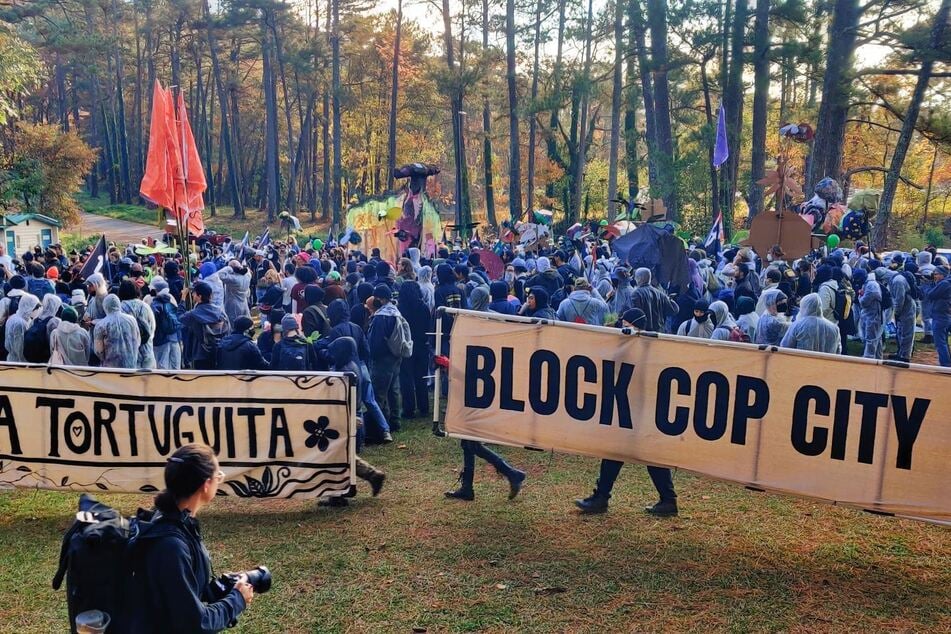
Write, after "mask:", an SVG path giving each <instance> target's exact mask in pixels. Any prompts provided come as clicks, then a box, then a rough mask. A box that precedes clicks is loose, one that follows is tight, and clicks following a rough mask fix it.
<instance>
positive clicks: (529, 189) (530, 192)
mask: <svg viewBox="0 0 951 634" xmlns="http://www.w3.org/2000/svg"><path fill="white" fill-rule="evenodd" d="M483 1H485V0H483ZM542 1H543V0H536V2H535V37H534V47H535V54H534V57H533V58H532V87H531V93H530V94H531V112H530V113H529V118H528V166H527V172H528V173H527V175H526V183H525V204H526V207H527V209H528V210H529V211H531V210H532V209H534V208H535V145H536V141H537V136H538V120H537V119H536V117H537V113H536V112H535V105H536V103H537V101H538V67H539V63H538V60H539V51H540V49H541V42H542V37H541V35H542V33H541V30H542Z"/></svg>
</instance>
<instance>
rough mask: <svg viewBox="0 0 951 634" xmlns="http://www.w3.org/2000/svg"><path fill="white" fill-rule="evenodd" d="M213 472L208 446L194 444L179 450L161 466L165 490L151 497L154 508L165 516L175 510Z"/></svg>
mask: <svg viewBox="0 0 951 634" xmlns="http://www.w3.org/2000/svg"><path fill="white" fill-rule="evenodd" d="M216 471H217V465H216V461H215V453H214V452H213V451H212V449H211V447H209V446H207V445H200V444H197V443H192V444H190V445H185V446H183V447H181V448H180V449H178V450H177V451H176V452H175V453H174V454H172V455H171V457H169V459H168V462H167V463H166V464H165V489H164V490H162V491H161V492H160V493H159V494H158V495H156V496H155V499H154V503H155V508H157V509H158V510H159V511H161V512H162V513H165V514H168V513H173V512H175V511H177V510H178V504H179V502H181V501H182V500H185V499H187V498H189V497H191V496H192V495H193V494H194V493H195V492H196V491H197V490H198V489H200V488H201V487H202V485H203V484H204V483H205V482H206V481H207V480H208V479H209V478H212V477H214V476H215V473H216Z"/></svg>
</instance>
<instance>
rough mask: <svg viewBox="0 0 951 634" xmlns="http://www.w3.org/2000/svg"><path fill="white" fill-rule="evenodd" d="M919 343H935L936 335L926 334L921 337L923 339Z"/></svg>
mask: <svg viewBox="0 0 951 634" xmlns="http://www.w3.org/2000/svg"><path fill="white" fill-rule="evenodd" d="M919 343H934V336H933V335H925V336H924V337H922V338H921V341H920V342H919Z"/></svg>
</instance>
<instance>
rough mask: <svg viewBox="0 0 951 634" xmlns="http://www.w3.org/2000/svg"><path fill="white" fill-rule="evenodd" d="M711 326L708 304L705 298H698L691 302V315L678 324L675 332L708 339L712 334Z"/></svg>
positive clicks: (683, 335) (685, 335) (684, 335)
mask: <svg viewBox="0 0 951 634" xmlns="http://www.w3.org/2000/svg"><path fill="white" fill-rule="evenodd" d="M720 303H721V304H722V303H723V302H720ZM713 328H714V326H713V321H711V319H710V305H709V304H708V303H707V301H706V300H704V299H698V300H697V301H695V302H694V303H693V317H691V318H690V319H688V320H687V321H685V322H684V323H682V324H680V328H678V329H677V334H678V335H680V336H682V337H696V338H698V339H709V338H710V336H711V335H712V334H713Z"/></svg>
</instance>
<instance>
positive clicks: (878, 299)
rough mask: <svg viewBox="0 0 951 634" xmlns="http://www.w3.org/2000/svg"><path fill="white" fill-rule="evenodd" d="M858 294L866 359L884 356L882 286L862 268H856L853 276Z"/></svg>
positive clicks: (863, 354)
mask: <svg viewBox="0 0 951 634" xmlns="http://www.w3.org/2000/svg"><path fill="white" fill-rule="evenodd" d="M852 282H853V283H854V284H855V288H856V292H857V294H858V305H859V306H860V307H861V309H862V310H861V312H860V316H859V319H860V320H861V332H862V340H863V341H864V342H865V350H864V352H863V353H862V356H863V357H865V358H866V359H881V358H882V331H883V330H884V326H885V325H884V322H883V311H882V287H881V285H880V284H879V283H878V282H877V281H876V280H875V276H874V275H868V274H867V273H866V272H865V271H863V270H862V269H856V271H855V273H853V276H852Z"/></svg>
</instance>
